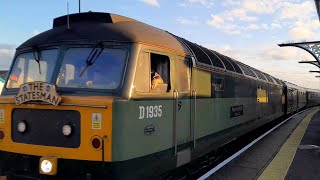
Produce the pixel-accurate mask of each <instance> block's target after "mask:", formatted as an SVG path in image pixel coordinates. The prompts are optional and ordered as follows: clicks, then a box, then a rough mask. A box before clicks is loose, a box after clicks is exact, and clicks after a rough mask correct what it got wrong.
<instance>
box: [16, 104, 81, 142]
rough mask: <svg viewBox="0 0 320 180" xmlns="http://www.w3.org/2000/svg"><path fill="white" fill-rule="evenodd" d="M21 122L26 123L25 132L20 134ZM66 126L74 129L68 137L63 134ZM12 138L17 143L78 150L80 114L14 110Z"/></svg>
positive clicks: (42, 110)
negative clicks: (19, 125)
mask: <svg viewBox="0 0 320 180" xmlns="http://www.w3.org/2000/svg"><path fill="white" fill-rule="evenodd" d="M20 122H24V123H25V125H26V130H25V132H19V130H18V124H19V123H20ZM64 125H70V126H71V127H72V132H71V134H70V135H68V136H66V135H63V133H62V128H63V126H64ZM11 137H12V141H14V142H17V143H25V144H34V145H44V146H55V147H67V148H77V147H79V146H80V113H79V112H78V111H72V110H51V109H14V110H13V112H12V121H11Z"/></svg>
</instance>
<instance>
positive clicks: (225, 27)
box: [207, 15, 241, 34]
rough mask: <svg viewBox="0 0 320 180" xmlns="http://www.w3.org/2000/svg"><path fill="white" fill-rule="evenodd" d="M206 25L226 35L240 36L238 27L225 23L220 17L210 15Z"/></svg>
mask: <svg viewBox="0 0 320 180" xmlns="http://www.w3.org/2000/svg"><path fill="white" fill-rule="evenodd" d="M207 24H208V25H209V26H212V27H214V28H216V29H218V30H220V31H222V32H224V33H226V34H241V31H240V27H239V26H238V25H236V24H233V23H230V22H227V23H226V22H225V20H224V19H223V17H221V16H217V15H211V20H210V21H208V22H207Z"/></svg>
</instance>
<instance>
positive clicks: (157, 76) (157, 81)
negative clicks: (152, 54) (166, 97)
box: [151, 72, 163, 89]
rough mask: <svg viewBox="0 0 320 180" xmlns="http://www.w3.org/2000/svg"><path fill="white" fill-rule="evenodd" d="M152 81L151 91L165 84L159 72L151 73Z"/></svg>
mask: <svg viewBox="0 0 320 180" xmlns="http://www.w3.org/2000/svg"><path fill="white" fill-rule="evenodd" d="M151 79H152V80H151V89H155V88H157V86H158V85H159V84H163V80H162V78H161V76H160V74H158V73H157V72H152V73H151Z"/></svg>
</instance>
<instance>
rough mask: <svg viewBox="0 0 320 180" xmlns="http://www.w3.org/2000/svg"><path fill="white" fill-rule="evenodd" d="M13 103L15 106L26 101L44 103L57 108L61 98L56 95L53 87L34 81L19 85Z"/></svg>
mask: <svg viewBox="0 0 320 180" xmlns="http://www.w3.org/2000/svg"><path fill="white" fill-rule="evenodd" d="M15 101H16V104H17V105H19V104H22V103H25V102H28V101H44V102H47V103H49V104H52V105H55V106H58V105H59V103H60V101H61V97H60V96H59V95H58V94H57V91H56V86H55V85H53V84H49V83H45V82H40V81H36V82H29V83H24V84H21V85H20V89H19V93H18V94H17V95H16V96H15Z"/></svg>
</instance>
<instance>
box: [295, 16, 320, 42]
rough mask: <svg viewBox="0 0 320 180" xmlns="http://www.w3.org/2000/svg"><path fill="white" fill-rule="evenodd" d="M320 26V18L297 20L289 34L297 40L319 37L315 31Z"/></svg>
mask: <svg viewBox="0 0 320 180" xmlns="http://www.w3.org/2000/svg"><path fill="white" fill-rule="evenodd" d="M319 28H320V24H319V21H318V20H310V21H303V20H300V21H296V22H295V23H294V27H293V28H291V29H290V30H289V35H290V36H291V37H292V38H294V39H295V40H301V39H303V40H305V39H314V38H317V37H319V36H320V35H319V33H316V32H315V31H316V30H318V29H319Z"/></svg>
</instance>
